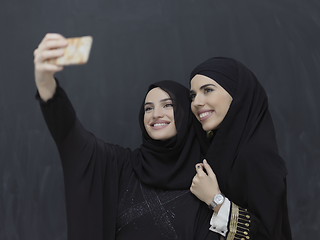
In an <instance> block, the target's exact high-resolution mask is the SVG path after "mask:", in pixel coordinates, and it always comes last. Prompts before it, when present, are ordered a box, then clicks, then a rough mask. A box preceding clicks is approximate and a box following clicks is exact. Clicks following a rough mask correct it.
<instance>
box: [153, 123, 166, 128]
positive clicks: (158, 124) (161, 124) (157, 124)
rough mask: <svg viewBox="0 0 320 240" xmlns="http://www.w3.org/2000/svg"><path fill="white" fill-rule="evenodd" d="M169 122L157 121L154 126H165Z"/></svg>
mask: <svg viewBox="0 0 320 240" xmlns="http://www.w3.org/2000/svg"><path fill="white" fill-rule="evenodd" d="M167 124H168V123H155V124H154V125H153V126H154V127H157V126H163V125H167Z"/></svg>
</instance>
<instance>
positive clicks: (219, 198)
mask: <svg viewBox="0 0 320 240" xmlns="http://www.w3.org/2000/svg"><path fill="white" fill-rule="evenodd" d="M223 200H224V197H223V196H222V194H217V195H215V196H214V201H215V203H216V204H218V205H219V204H222V203H223Z"/></svg>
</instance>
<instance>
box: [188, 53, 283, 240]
mask: <svg viewBox="0 0 320 240" xmlns="http://www.w3.org/2000/svg"><path fill="white" fill-rule="evenodd" d="M196 74H200V75H204V76H207V77H209V78H211V79H213V80H215V81H216V82H217V83H218V84H219V85H221V86H222V87H223V88H224V89H225V90H226V91H228V92H229V94H230V95H231V96H232V97H233V100H232V103H231V105H230V108H229V111H228V113H227V115H226V116H225V118H224V120H223V121H222V123H221V124H220V126H219V128H218V130H217V131H216V134H215V136H214V138H213V139H212V140H211V143H210V147H209V149H208V151H207V154H206V156H205V158H206V159H207V161H208V162H209V164H210V165H211V167H212V169H213V171H214V172H215V174H216V176H217V179H218V183H219V187H220V190H221V191H222V192H223V193H224V194H225V195H226V196H227V197H228V198H229V200H230V201H232V202H234V203H235V204H237V205H239V206H241V207H243V208H248V211H249V212H251V213H252V214H254V215H255V216H257V217H258V218H259V219H260V221H261V224H260V227H259V229H258V234H261V236H273V237H274V238H273V239H280V238H281V237H279V235H277V234H279V233H276V231H275V228H279V227H280V228H281V225H282V226H283V225H288V224H289V222H288V216H287V215H286V216H279V206H281V205H282V203H281V202H280V201H282V200H281V199H286V197H285V196H284V195H285V194H286V183H285V178H286V175H287V170H286V165H285V162H284V160H283V159H282V158H281V157H280V155H279V153H278V147H277V143H276V137H275V130H274V126H273V122H272V119H271V116H270V112H269V108H268V99H267V95H266V93H265V91H264V89H263V87H262V86H261V85H260V83H259V82H258V80H257V78H256V77H255V75H254V74H253V73H252V72H251V71H250V70H249V69H248V68H247V67H245V66H244V65H243V64H241V63H240V62H238V61H236V60H234V59H231V58H223V57H216V58H211V59H209V60H207V61H205V62H203V63H201V64H200V65H199V66H197V67H196V68H195V69H194V70H193V71H192V73H191V76H190V79H192V78H193V77H194V76H195V75H196ZM199 139H200V141H205V140H204V139H203V137H199ZM284 205H285V208H286V201H285V203H284ZM284 212H285V214H287V212H286V209H285V210H284ZM285 214H284V215H285ZM277 224H280V226H276V225H277ZM261 226H263V227H261ZM259 232H260V233H259ZM280 234H283V233H281V231H280ZM288 234H289V233H288ZM259 236H260V235H259ZM259 239H262V238H259ZM263 239H264V238H263ZM288 239H289V238H288Z"/></svg>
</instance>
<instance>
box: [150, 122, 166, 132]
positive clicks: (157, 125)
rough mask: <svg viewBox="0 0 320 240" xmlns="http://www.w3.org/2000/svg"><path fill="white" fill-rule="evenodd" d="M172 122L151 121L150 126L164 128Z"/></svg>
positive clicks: (156, 128)
mask: <svg viewBox="0 0 320 240" xmlns="http://www.w3.org/2000/svg"><path fill="white" fill-rule="evenodd" d="M169 124H170V122H167V121H165V122H154V123H151V124H150V126H151V127H152V129H155V130H158V129H162V128H165V127H167V126H168V125H169Z"/></svg>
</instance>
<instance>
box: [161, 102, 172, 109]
mask: <svg viewBox="0 0 320 240" xmlns="http://www.w3.org/2000/svg"><path fill="white" fill-rule="evenodd" d="M163 107H164V108H169V107H173V103H166V104H165V105H164V106H163Z"/></svg>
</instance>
